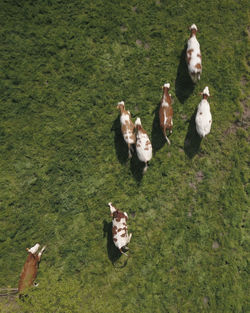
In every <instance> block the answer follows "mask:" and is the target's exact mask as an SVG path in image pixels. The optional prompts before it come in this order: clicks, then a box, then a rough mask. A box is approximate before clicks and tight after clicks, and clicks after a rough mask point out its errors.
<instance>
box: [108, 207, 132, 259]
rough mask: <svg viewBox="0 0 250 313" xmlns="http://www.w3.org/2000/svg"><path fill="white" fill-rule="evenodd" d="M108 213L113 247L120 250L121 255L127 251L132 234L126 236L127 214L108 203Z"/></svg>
mask: <svg viewBox="0 0 250 313" xmlns="http://www.w3.org/2000/svg"><path fill="white" fill-rule="evenodd" d="M108 205H109V208H110V213H111V216H112V218H113V219H112V236H113V241H114V244H115V246H116V247H117V248H118V249H119V250H120V252H121V253H123V254H125V255H126V256H127V254H126V253H125V252H123V249H126V250H128V247H127V244H129V242H130V240H131V237H132V234H128V227H127V220H128V214H127V213H126V212H122V211H120V210H118V209H116V208H115V207H114V206H113V205H112V203H111V202H109V204H108Z"/></svg>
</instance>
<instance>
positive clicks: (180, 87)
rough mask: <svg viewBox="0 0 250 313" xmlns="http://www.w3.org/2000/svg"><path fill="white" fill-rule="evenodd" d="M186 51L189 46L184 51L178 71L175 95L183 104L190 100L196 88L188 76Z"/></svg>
mask: <svg viewBox="0 0 250 313" xmlns="http://www.w3.org/2000/svg"><path fill="white" fill-rule="evenodd" d="M186 50H187V45H185V46H184V48H183V50H182V53H181V57H180V63H179V66H178V70H177V77H176V80H175V94H176V97H177V98H178V100H179V101H180V102H181V103H184V102H185V101H186V100H187V99H188V97H189V96H190V95H191V94H192V92H193V91H194V87H195V85H194V83H193V82H192V80H191V78H190V76H189V74H188V68H187V63H186Z"/></svg>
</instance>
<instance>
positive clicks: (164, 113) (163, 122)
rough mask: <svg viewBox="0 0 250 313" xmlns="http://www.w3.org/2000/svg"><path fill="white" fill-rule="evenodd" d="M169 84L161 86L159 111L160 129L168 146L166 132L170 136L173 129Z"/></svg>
mask: <svg viewBox="0 0 250 313" xmlns="http://www.w3.org/2000/svg"><path fill="white" fill-rule="evenodd" d="M169 89H170V84H169V83H168V84H164V86H163V96H162V99H161V105H160V110H159V118H160V127H161V129H162V132H163V135H164V137H165V138H166V140H167V142H168V144H169V145H170V140H169V139H168V137H167V130H168V131H169V134H172V129H173V107H172V98H171V94H170V93H169Z"/></svg>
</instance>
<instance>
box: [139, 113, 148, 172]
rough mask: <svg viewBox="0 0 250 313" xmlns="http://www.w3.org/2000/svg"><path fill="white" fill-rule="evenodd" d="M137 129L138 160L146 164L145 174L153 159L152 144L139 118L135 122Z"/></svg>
mask: <svg viewBox="0 0 250 313" xmlns="http://www.w3.org/2000/svg"><path fill="white" fill-rule="evenodd" d="M135 129H136V153H137V156H138V159H139V160H140V161H142V162H144V163H145V167H144V169H143V172H144V173H145V172H146V171H147V168H148V162H149V161H150V160H151V159H152V144H151V142H150V140H149V137H148V135H147V133H146V131H145V130H144V129H143V127H142V124H141V119H140V118H139V117H137V119H136V121H135Z"/></svg>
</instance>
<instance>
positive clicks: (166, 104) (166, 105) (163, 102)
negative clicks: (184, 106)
mask: <svg viewBox="0 0 250 313" xmlns="http://www.w3.org/2000/svg"><path fill="white" fill-rule="evenodd" d="M161 105H162V106H163V107H168V106H169V103H168V102H167V101H166V100H165V96H163V101H162V103H161Z"/></svg>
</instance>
